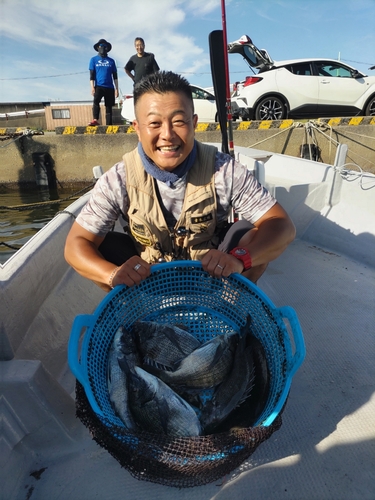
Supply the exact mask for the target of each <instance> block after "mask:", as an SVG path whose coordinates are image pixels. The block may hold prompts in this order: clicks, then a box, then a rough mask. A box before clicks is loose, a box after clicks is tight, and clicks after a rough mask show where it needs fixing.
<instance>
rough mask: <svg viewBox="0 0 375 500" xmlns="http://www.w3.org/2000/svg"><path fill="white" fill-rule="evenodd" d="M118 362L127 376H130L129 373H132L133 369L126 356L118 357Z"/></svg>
mask: <svg viewBox="0 0 375 500" xmlns="http://www.w3.org/2000/svg"><path fill="white" fill-rule="evenodd" d="M117 362H118V364H119V367H120V368H121V370H122V371H123V372H124V373H125V374H126V375H129V373H130V372H131V367H130V365H129V363H128V361H127V359H126V357H125V356H121V357H118V358H117Z"/></svg>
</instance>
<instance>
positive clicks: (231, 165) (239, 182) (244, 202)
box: [77, 152, 276, 237]
mask: <svg viewBox="0 0 375 500" xmlns="http://www.w3.org/2000/svg"><path fill="white" fill-rule="evenodd" d="M126 168H127V166H126V165H124V163H123V162H119V163H116V165H114V166H113V167H112V168H111V169H110V170H108V171H107V172H106V173H105V174H103V175H102V176H101V177H100V179H99V180H98V181H97V183H96V184H95V186H94V189H93V191H92V194H91V197H90V199H89V201H88V202H87V203H86V205H85V206H84V207H83V208H82V211H81V213H80V214H79V215H78V217H77V223H78V224H80V225H81V226H82V227H83V228H84V229H86V230H87V231H90V232H91V233H93V234H96V235H98V236H102V237H104V236H105V235H106V234H107V233H108V232H109V231H110V230H111V229H112V227H113V225H114V223H115V222H116V220H117V219H118V218H119V217H120V216H123V218H124V219H125V221H126V220H127V212H128V207H129V199H128V194H127V190H126V175H125V169H126ZM186 175H187V174H185V176H184V177H182V178H181V179H180V180H179V181H177V182H176V183H175V184H174V185H173V186H172V187H168V186H167V185H166V184H164V183H162V182H160V181H156V182H157V183H158V187H159V192H160V196H161V198H162V200H163V203H164V205H165V208H166V209H167V210H169V211H170V213H171V217H170V218H169V219H170V220H167V222H168V224H169V223H170V225H171V226H173V225H174V221H173V219H175V220H178V218H179V215H180V212H181V209H182V205H183V200H184V195H185V181H186ZM214 175H215V189H216V196H217V200H218V206H217V216H218V222H219V223H220V222H222V221H225V220H227V219H228V216H229V214H230V209H231V207H233V209H234V210H235V212H237V213H238V214H240V215H241V216H242V217H243V218H244V219H246V220H248V221H249V222H251V223H255V222H256V221H257V220H258V219H260V218H261V217H262V216H263V215H264V214H265V213H266V212H267V211H268V210H269V209H270V208H271V207H272V206H273V205H274V204H275V203H276V200H275V198H274V197H273V196H272V195H271V194H270V193H269V192H268V191H267V190H266V189H265V188H264V187H263V186H262V185H261V184H259V182H258V181H257V180H256V179H255V177H254V176H253V175H252V174H251V173H250V172H249V171H248V169H247V167H246V166H244V165H242V164H241V163H239V162H237V161H235V160H234V159H233V158H232V157H231V156H229V155H226V154H224V153H221V152H217V154H216V158H215V174H214ZM167 219H168V218H167Z"/></svg>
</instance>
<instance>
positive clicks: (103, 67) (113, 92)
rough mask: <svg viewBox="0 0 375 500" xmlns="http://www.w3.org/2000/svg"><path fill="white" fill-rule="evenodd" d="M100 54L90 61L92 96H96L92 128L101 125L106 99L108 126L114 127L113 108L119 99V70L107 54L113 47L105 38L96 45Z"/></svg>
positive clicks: (95, 47)
mask: <svg viewBox="0 0 375 500" xmlns="http://www.w3.org/2000/svg"><path fill="white" fill-rule="evenodd" d="M94 49H95V50H96V51H97V52H98V55H97V56H94V57H92V58H91V59H90V64H89V71H90V84H91V94H92V95H93V96H94V103H93V107H92V114H93V120H92V122H90V123H89V125H91V126H96V125H99V121H98V120H99V113H100V102H101V100H102V98H103V97H104V104H105V118H106V125H112V107H113V106H114V104H115V99H116V97H118V78H117V68H116V63H115V61H114V59H112V58H111V57H108V56H107V54H108V52H110V50H111V49H112V45H111V44H110V43H109V42H107V40H105V39H104V38H101V39H100V40H99V41H98V43H96V44H95V45H94Z"/></svg>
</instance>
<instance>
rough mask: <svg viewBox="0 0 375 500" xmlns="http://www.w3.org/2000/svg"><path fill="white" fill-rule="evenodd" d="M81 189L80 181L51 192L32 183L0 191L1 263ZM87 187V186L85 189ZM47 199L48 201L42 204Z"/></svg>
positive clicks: (71, 201) (80, 191)
mask: <svg viewBox="0 0 375 500" xmlns="http://www.w3.org/2000/svg"><path fill="white" fill-rule="evenodd" d="M82 189H85V188H84V186H82V184H80V185H78V186H77V185H75V186H69V187H59V189H58V190H57V191H55V192H51V191H49V190H48V188H46V189H41V188H38V187H37V186H36V185H35V186H34V185H32V186H31V187H30V186H27V187H20V188H18V189H17V190H14V189H8V188H2V189H1V191H0V264H4V263H5V262H6V261H7V260H8V259H9V258H10V257H11V256H12V255H13V254H14V253H15V252H17V250H18V249H20V248H21V247H22V245H24V244H25V243H26V242H27V241H28V240H29V239H30V238H31V237H32V236H34V234H36V233H37V232H38V231H39V230H40V229H41V228H42V227H43V226H45V225H46V224H47V223H48V222H49V221H50V220H52V219H53V218H54V217H55V215H56V214H57V213H58V212H61V211H62V210H64V209H65V208H66V207H68V206H69V205H70V204H71V203H73V201H74V199H76V198H77V197H79V196H80V195H81V194H82ZM88 189H90V187H87V188H86V190H88ZM48 201H50V202H51V204H46V202H48Z"/></svg>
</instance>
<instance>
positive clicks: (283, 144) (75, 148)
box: [0, 117, 375, 184]
mask: <svg viewBox="0 0 375 500" xmlns="http://www.w3.org/2000/svg"><path fill="white" fill-rule="evenodd" d="M22 131H23V129H0V139H1V142H0V146H1V148H0V184H12V183H20V182H34V181H35V173H34V168H33V161H32V154H33V153H35V152H45V153H49V154H50V155H51V157H52V159H53V161H54V168H55V172H56V176H57V179H58V181H59V182H60V183H70V182H71V183H73V182H90V181H91V180H92V177H93V174H92V169H93V167H94V166H96V165H100V166H101V167H102V168H103V170H104V171H106V170H108V169H109V168H110V167H111V166H112V165H114V164H115V163H116V162H118V161H120V160H121V158H122V156H123V154H124V153H126V152H128V151H131V150H132V149H133V148H134V147H136V145H137V142H138V139H137V135H136V133H135V131H134V129H133V127H132V126H130V125H129V126H127V125H116V126H108V127H107V126H99V127H60V128H57V129H56V131H55V132H47V133H44V134H43V133H41V134H42V135H37V134H25V135H22ZM233 137H234V144H235V146H243V147H253V148H259V149H261V150H265V151H270V152H274V153H282V154H287V155H291V156H296V157H301V147H302V145H306V144H307V145H311V146H312V147H314V146H315V147H316V150H317V151H318V152H319V155H320V160H319V161H322V162H324V163H329V164H332V163H333V162H334V159H335V155H336V149H337V144H338V143H344V144H347V145H348V154H347V158H346V162H347V163H348V168H349V169H353V170H355V169H357V167H356V165H358V166H359V167H360V168H361V169H362V170H363V171H367V172H371V173H375V117H354V118H332V119H320V120H316V121H310V122H307V123H302V122H295V121H293V120H280V121H263V122H259V121H258V122H255V121H253V122H235V123H233ZM196 138H197V140H198V141H200V142H211V143H221V133H220V126H219V125H218V124H217V123H210V124H208V123H198V125H197V128H196Z"/></svg>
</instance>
